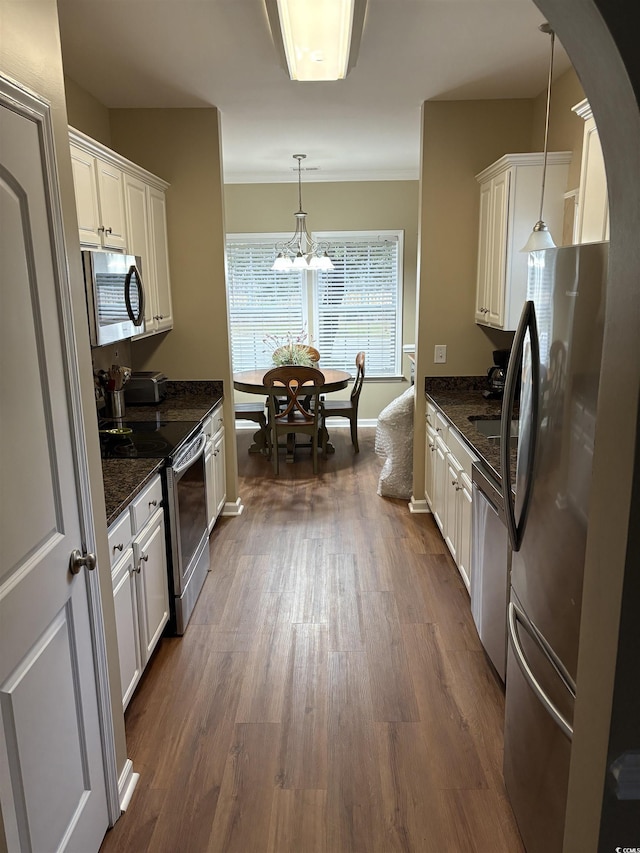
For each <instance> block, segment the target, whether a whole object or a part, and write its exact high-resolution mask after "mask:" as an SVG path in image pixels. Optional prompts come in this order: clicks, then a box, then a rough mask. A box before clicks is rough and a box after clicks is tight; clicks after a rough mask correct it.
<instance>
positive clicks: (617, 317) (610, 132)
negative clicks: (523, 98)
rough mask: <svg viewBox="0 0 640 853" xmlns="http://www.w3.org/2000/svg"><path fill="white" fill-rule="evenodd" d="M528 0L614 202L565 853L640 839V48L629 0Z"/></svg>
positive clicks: (607, 846) (613, 845)
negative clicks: (576, 83)
mask: <svg viewBox="0 0 640 853" xmlns="http://www.w3.org/2000/svg"><path fill="white" fill-rule="evenodd" d="M535 2H536V5H537V6H538V7H539V8H540V9H541V11H542V12H543V13H544V15H545V16H546V17H547V18H548V20H549V22H550V23H551V26H552V27H553V29H554V30H555V31H556V32H557V34H558V37H559V39H560V40H561V41H562V44H563V46H564V47H565V48H566V50H567V53H568V54H569V56H570V58H571V61H572V63H573V65H574V68H575V69H576V72H577V73H578V76H579V77H580V80H581V83H582V85H583V87H584V90H585V93H586V94H587V97H588V99H589V102H590V104H591V106H592V108H593V112H594V116H595V118H596V123H597V125H598V129H599V133H600V139H601V141H602V148H603V153H604V158H605V164H606V169H607V183H608V187H609V202H610V210H611V243H610V266H609V284H608V291H607V306H606V331H605V342H604V350H603V360H602V373H601V385H600V395H599V407H598V418H597V428H596V451H595V457H594V467H593V489H592V495H593V497H592V506H591V508H590V520H589V538H588V543H587V560H586V566H585V587H584V599H583V608H582V631H581V638H580V659H579V664H578V695H577V701H576V715H575V735H574V741H573V751H572V764H571V776H570V782H569V800H568V806H567V820H566V827H565V843H564V851H565V853H574V851H576V853H577V851H581V853H584V851H595V850H596V849H598V850H600V849H601V850H609V849H611V850H613V849H615V848H616V846H618V845H621V846H624V845H625V844H633V843H637V841H634V840H631V839H629V837H628V836H629V832H630V831H631V827H635V829H634V832H635V834H636V836H637V829H638V826H639V825H640V802H639V801H638V800H634V801H626V802H622V801H618V800H617V799H616V798H615V797H614V796H613V794H612V792H611V790H610V788H609V786H608V785H607V780H606V776H607V768H608V765H609V763H610V762H611V760H612V759H613V758H615V757H616V756H617V755H618V754H620V752H622V751H624V750H628V749H632V748H635V749H637V748H638V747H640V742H639V735H638V732H637V719H638V718H639V716H640V708H639V707H638V705H639V704H640V700H639V699H638V697H637V687H636V688H635V694H636V695H635V696H634V695H633V692H634V687H633V682H634V681H635V682H637V679H634V680H633V681H632V680H631V679H629V678H625V672H627V671H628V670H629V667H630V665H631V663H632V662H633V661H635V662H636V666H637V654H638V648H637V647H638V642H639V641H638V638H637V634H638V632H637V628H636V627H635V625H634V624H633V622H632V621H631V619H630V617H629V614H630V612H633V611H634V610H635V612H637V608H638V605H639V604H640V584H639V583H638V582H637V581H635V580H634V578H633V576H632V572H633V567H634V566H635V567H636V568H637V566H638V563H639V561H640V542H639V538H638V535H637V533H634V531H633V526H634V525H633V519H634V518H635V519H637V518H638V517H639V515H640V494H639V492H640V489H638V485H637V483H638V467H639V462H638V456H639V455H640V453H639V450H640V448H639V446H638V443H639V439H638V435H639V429H638V427H639V424H638V397H639V386H640V336H639V335H638V329H639V327H640V307H639V304H640V275H639V271H640V239H639V234H640V113H639V111H638V101H639V100H640V59H639V55H638V51H637V46H636V45H635V44H633V43H632V38H633V37H632V33H631V32H630V29H629V23H630V20H629V14H628V13H629V7H628V6H627V8H626V18H625V9H623V8H622V7H623V5H626V4H620V3H616V2H615V0H535ZM634 459H635V468H636V474H635V491H632V487H633V483H634V470H633V469H634ZM616 462H618V463H621V464H616ZM621 600H624V607H623V608H622V618H621V608H620V602H621ZM634 720H635V721H636V728H635V731H634V729H633V721H634ZM633 739H635V743H634V742H632V741H633ZM598 837H600V844H598V840H597V839H598Z"/></svg>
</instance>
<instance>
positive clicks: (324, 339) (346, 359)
mask: <svg viewBox="0 0 640 853" xmlns="http://www.w3.org/2000/svg"><path fill="white" fill-rule="evenodd" d="M317 237H318V239H322V240H327V241H328V242H329V245H330V255H331V260H332V261H333V265H334V269H332V270H327V271H318V272H317V273H316V287H315V303H314V304H315V312H314V313H315V325H316V330H315V331H316V340H317V344H316V347H317V349H318V350H319V351H320V354H321V360H320V363H321V365H325V366H327V367H335V368H339V369H342V370H351V371H352V370H353V365H354V361H355V357H356V353H358V352H359V351H360V350H364V352H365V353H366V365H367V376H379V377H385V376H389V377H391V376H398V375H399V374H400V372H401V367H400V343H401V334H402V328H401V317H402V312H401V310H400V306H401V293H402V291H401V282H402V275H401V259H402V251H401V241H402V234H401V233H398V232H385V233H380V232H375V233H359V234H352V233H350V234H345V233H342V234H337V233H332V234H329V233H326V232H324V233H322V234H319V235H317Z"/></svg>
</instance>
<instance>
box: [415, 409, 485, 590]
mask: <svg viewBox="0 0 640 853" xmlns="http://www.w3.org/2000/svg"><path fill="white" fill-rule="evenodd" d="M432 424H433V426H432ZM476 459H477V457H476V456H475V455H474V454H473V453H472V452H471V450H469V448H468V447H467V445H466V444H465V442H464V440H463V439H462V437H461V435H460V434H459V432H458V431H457V430H456V429H455V427H453V426H452V425H451V424H449V423H448V421H447V420H446V418H445V417H444V415H443V413H442V412H440V411H439V410H438V409H437V408H436V407H435V406H434V405H433V404H432V403H427V437H426V458H425V497H426V500H427V503H428V504H429V507H430V508H431V512H432V513H433V517H434V520H435V522H436V524H437V525H438V527H439V528H440V532H441V533H442V536H443V538H444V540H445V543H446V545H447V548H448V549H449V551H450V552H451V556H452V557H453V559H454V561H455V563H456V565H457V567H458V571H459V572H460V575H461V577H462V580H463V581H464V584H465V586H466V587H467V589H469V586H470V581H471V573H470V566H471V507H472V495H473V491H472V486H471V468H472V465H473V463H474V462H475V461H476Z"/></svg>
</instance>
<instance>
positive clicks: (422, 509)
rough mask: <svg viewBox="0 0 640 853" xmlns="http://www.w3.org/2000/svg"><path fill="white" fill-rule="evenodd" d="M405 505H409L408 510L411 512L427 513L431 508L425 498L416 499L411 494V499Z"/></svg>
mask: <svg viewBox="0 0 640 853" xmlns="http://www.w3.org/2000/svg"><path fill="white" fill-rule="evenodd" d="M407 506H408V507H409V512H413V513H427V512H428V513H430V512H431V510H430V509H429V504H428V503H427V502H426V500H420V501H417V500H416V499H415V498H414V497H413V495H411V500H410V501H409V503H408V504H407Z"/></svg>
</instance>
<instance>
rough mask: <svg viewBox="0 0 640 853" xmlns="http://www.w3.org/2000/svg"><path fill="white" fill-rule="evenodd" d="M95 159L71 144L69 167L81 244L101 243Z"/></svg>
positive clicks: (96, 244)
mask: <svg viewBox="0 0 640 853" xmlns="http://www.w3.org/2000/svg"><path fill="white" fill-rule="evenodd" d="M95 161H96V158H95V157H92V156H91V154H87V153H86V152H85V151H83V150H82V149H81V148H76V147H75V145H72V146H71V169H72V172H73V188H74V191H75V196H76V210H77V214H78V230H79V232H80V242H81V243H82V245H83V246H90V247H99V246H101V245H102V238H101V231H100V230H99V229H100V210H99V207H98V185H97V180H96V172H95Z"/></svg>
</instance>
